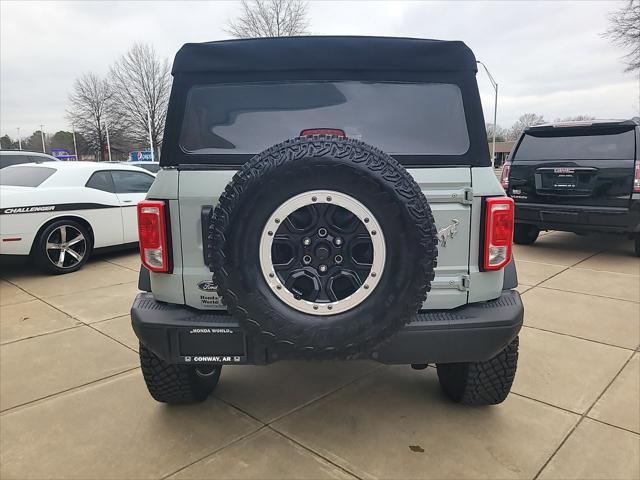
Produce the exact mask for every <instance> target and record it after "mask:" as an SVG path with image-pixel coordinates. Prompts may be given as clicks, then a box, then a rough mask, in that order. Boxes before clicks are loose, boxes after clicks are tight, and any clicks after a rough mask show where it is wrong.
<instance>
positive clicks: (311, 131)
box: [300, 128, 346, 137]
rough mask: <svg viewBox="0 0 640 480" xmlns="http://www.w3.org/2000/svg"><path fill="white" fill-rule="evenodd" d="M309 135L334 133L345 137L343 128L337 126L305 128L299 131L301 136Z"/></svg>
mask: <svg viewBox="0 0 640 480" xmlns="http://www.w3.org/2000/svg"><path fill="white" fill-rule="evenodd" d="M311 135H336V136H338V137H346V135H345V133H344V130H341V129H339V128H307V129H306V130H302V131H301V132H300V136H301V137H309V136H311Z"/></svg>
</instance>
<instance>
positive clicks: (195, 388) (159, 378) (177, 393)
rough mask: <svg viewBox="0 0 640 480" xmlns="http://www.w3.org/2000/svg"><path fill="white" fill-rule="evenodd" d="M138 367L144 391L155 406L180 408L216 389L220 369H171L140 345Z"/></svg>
mask: <svg viewBox="0 0 640 480" xmlns="http://www.w3.org/2000/svg"><path fill="white" fill-rule="evenodd" d="M140 367H141V369H142V375H143V377H144V381H145V383H146V384H147V389H148V390H149V393H150V394H151V396H152V397H153V398H154V399H155V400H157V401H158V402H163V403H171V404H182V403H195V402H202V401H204V400H206V399H207V397H208V396H209V394H210V393H211V392H213V390H214V389H215V388H216V385H218V380H219V378H220V370H221V369H222V366H221V365H211V366H209V367H208V370H207V371H205V372H199V371H198V370H197V369H196V367H195V366H188V365H171V364H169V363H167V362H165V361H164V360H162V359H161V358H160V357H158V356H157V355H156V354H154V353H153V352H152V351H151V350H149V349H148V348H147V347H145V346H144V345H143V344H142V343H140Z"/></svg>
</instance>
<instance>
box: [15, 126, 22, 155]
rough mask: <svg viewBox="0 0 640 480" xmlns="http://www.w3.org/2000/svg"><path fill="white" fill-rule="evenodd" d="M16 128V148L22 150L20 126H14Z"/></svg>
mask: <svg viewBox="0 0 640 480" xmlns="http://www.w3.org/2000/svg"><path fill="white" fill-rule="evenodd" d="M16 130H18V150H22V140H21V139H20V127H18V128H16Z"/></svg>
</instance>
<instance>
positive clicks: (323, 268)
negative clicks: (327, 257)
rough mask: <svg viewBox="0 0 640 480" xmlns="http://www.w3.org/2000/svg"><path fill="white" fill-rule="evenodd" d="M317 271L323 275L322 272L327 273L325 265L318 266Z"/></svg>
mask: <svg viewBox="0 0 640 480" xmlns="http://www.w3.org/2000/svg"><path fill="white" fill-rule="evenodd" d="M318 270H320V271H321V272H322V273H324V272H326V271H327V266H326V265H320V266H319V267H318Z"/></svg>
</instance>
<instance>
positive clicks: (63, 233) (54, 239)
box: [32, 219, 93, 274]
mask: <svg viewBox="0 0 640 480" xmlns="http://www.w3.org/2000/svg"><path fill="white" fill-rule="evenodd" d="M92 247H93V244H92V239H91V235H90V233H89V231H88V230H87V228H86V227H85V226H84V225H82V224H81V223H80V222H77V221H75V220H71V219H68V220H67V219H63V220H58V221H55V222H53V223H51V224H49V225H47V226H46V227H45V228H44V229H43V230H42V232H41V233H40V234H39V236H38V238H36V241H35V243H34V246H33V250H32V257H33V259H34V261H35V263H36V264H37V265H38V266H39V267H40V268H42V269H44V270H45V271H47V272H49V273H54V274H64V273H70V272H75V271H76V270H79V269H80V268H81V267H82V266H83V265H84V264H85V263H86V261H87V260H88V259H89V255H90V254H91V249H92Z"/></svg>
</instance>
